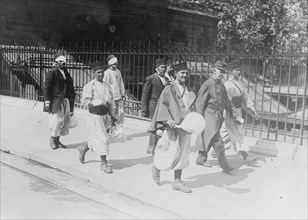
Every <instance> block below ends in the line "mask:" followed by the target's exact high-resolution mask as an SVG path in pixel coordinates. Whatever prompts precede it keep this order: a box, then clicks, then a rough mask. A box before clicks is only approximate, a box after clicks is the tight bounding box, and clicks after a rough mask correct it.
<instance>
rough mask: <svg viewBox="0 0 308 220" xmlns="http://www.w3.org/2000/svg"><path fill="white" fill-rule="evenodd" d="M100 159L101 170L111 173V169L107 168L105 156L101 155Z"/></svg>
mask: <svg viewBox="0 0 308 220" xmlns="http://www.w3.org/2000/svg"><path fill="white" fill-rule="evenodd" d="M100 157H101V170H102V171H104V172H105V173H108V174H110V173H113V171H112V169H111V167H110V166H108V163H107V156H106V155H101V156H100Z"/></svg>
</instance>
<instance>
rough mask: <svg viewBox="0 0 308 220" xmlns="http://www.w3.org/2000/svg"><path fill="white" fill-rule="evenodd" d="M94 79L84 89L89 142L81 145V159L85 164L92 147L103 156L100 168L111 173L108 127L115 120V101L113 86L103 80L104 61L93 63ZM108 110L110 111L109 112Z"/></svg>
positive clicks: (83, 99) (83, 98)
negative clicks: (87, 112) (86, 155)
mask: <svg viewBox="0 0 308 220" xmlns="http://www.w3.org/2000/svg"><path fill="white" fill-rule="evenodd" d="M91 69H92V73H93V74H94V79H93V80H91V81H90V82H88V83H87V84H86V85H85V86H84V87H83V91H82V99H81V102H82V105H83V107H86V108H88V110H89V115H88V125H87V128H88V135H89V137H88V144H87V145H86V146H79V147H78V150H79V153H80V154H79V160H80V162H81V163H82V164H83V163H84V160H85V154H86V152H87V151H88V150H89V149H91V150H92V151H94V152H95V153H97V154H98V155H99V156H100V158H101V165H100V168H101V170H102V171H104V172H106V173H108V174H110V173H112V169H111V167H110V166H108V163H107V155H108V154H109V145H110V137H109V134H108V128H109V127H110V126H111V123H112V122H114V121H115V118H114V117H113V116H114V114H115V110H116V109H115V103H114V98H113V93H112V88H111V86H110V85H109V84H108V83H106V82H104V81H103V78H104V62H94V63H92V64H91ZM107 112H108V113H107Z"/></svg>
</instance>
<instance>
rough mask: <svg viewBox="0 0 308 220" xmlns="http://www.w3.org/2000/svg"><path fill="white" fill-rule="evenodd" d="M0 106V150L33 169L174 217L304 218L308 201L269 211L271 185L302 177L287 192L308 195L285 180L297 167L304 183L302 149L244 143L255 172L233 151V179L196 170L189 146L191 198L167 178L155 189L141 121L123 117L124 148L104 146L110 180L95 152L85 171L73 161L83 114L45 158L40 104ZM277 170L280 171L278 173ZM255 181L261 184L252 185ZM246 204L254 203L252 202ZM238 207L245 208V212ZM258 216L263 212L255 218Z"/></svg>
mask: <svg viewBox="0 0 308 220" xmlns="http://www.w3.org/2000/svg"><path fill="white" fill-rule="evenodd" d="M0 104H1V109H0V110H1V136H0V139H1V150H3V151H7V152H10V153H12V154H15V155H18V156H21V157H24V158H27V159H32V160H35V161H38V162H40V163H43V164H46V165H48V166H50V167H52V168H55V169H58V170H62V171H64V172H67V173H69V174H71V175H72V176H75V177H78V178H81V179H84V180H87V181H89V182H94V183H96V184H101V185H102V186H104V187H105V188H107V189H110V190H113V191H115V192H118V193H123V194H125V195H128V196H130V197H133V198H136V199H139V200H142V201H143V202H145V203H149V204H151V205H153V206H156V207H159V208H161V209H164V210H167V211H169V212H172V213H174V214H176V215H178V216H179V217H182V218H188V219H198V218H251V217H252V216H253V218H266V217H268V216H269V215H270V216H273V217H274V218H275V217H276V218H280V217H283V218H287V217H288V214H286V213H283V212H281V210H284V209H283V208H282V207H285V208H286V210H287V209H290V206H291V209H294V212H291V213H290V214H289V217H291V218H293V217H294V213H298V215H300V216H301V214H303V210H306V205H307V198H306V199H305V198H303V202H302V204H303V207H305V208H303V207H302V205H300V206H298V207H292V204H295V203H299V201H298V197H296V201H293V200H287V201H284V203H283V204H280V205H281V206H277V207H275V208H273V207H272V208H269V207H271V206H272V202H281V201H280V200H279V198H276V197H275V195H276V194H278V193H279V192H278V191H277V190H280V191H284V190H285V189H284V188H283V189H282V188H280V187H277V186H276V185H279V183H281V180H282V179H283V178H286V180H287V179H289V176H288V175H296V176H294V177H293V178H294V181H295V180H296V178H304V177H306V178H305V179H301V180H300V183H301V184H303V185H301V184H300V186H298V185H296V187H297V188H298V189H296V190H295V191H294V192H293V189H292V194H295V195H297V190H301V194H303V193H304V191H306V193H305V194H304V195H307V176H305V175H299V173H297V172H295V173H294V172H293V171H290V172H289V173H288V174H286V173H285V171H286V170H290V169H297V170H298V167H297V166H300V167H301V169H302V170H306V175H307V145H302V146H299V145H294V144H293V145H292V144H285V143H278V142H270V141H265V140H259V139H257V138H249V137H245V141H246V142H245V143H246V144H247V145H248V146H249V149H250V151H251V152H252V153H254V154H255V155H256V156H257V157H258V159H259V160H258V162H257V163H256V164H255V166H250V167H248V166H245V164H244V162H243V160H242V159H241V158H240V157H239V156H237V155H235V154H234V152H233V150H232V149H230V150H228V151H227V152H226V154H227V159H228V161H229V162H230V164H231V166H233V167H235V168H236V170H235V171H233V172H232V175H227V174H224V173H223V172H221V169H220V168H219V167H218V165H217V159H212V158H209V162H210V163H212V164H213V165H214V166H213V167H212V168H205V167H200V166H196V165H195V164H194V161H195V158H196V149H195V148H194V146H192V148H191V154H190V163H191V165H190V167H189V168H187V169H185V170H184V171H183V178H182V179H183V181H184V182H185V184H187V185H188V186H189V187H191V188H192V190H193V193H190V194H184V193H181V192H178V191H173V190H172V188H171V183H172V181H173V172H171V171H169V172H162V173H161V182H162V185H161V186H157V185H156V184H155V183H154V182H153V180H152V178H151V169H150V167H151V164H152V157H151V156H150V155H148V154H146V153H145V151H146V147H147V143H148V134H147V133H146V129H147V128H148V126H149V121H147V120H138V119H135V118H130V117H126V119H125V124H124V129H125V131H126V133H127V135H128V140H127V141H126V142H124V143H113V144H112V145H111V146H110V155H109V156H108V157H107V159H108V163H109V164H110V165H111V167H112V169H113V171H114V173H113V174H109V175H108V174H105V173H103V172H102V171H100V169H99V165H100V159H99V156H98V155H96V154H95V153H94V152H91V151H89V152H88V153H87V154H86V159H85V161H86V163H85V164H80V162H79V160H78V155H79V153H78V150H77V147H78V146H79V145H84V144H86V140H87V129H86V115H87V111H86V110H83V109H76V110H75V113H76V114H77V116H78V118H79V124H78V126H77V127H76V128H74V129H71V130H70V134H69V135H68V136H65V137H61V142H63V143H64V144H66V145H67V146H68V148H67V149H57V150H51V148H50V147H49V143H48V141H49V134H48V126H47V121H48V120H47V117H48V115H47V114H46V113H44V112H43V111H42V109H43V104H42V102H37V101H31V100H24V99H18V98H14V97H7V96H0ZM192 139H193V140H194V139H195V138H194V137H193V138H192ZM192 145H193V141H192ZM284 164H289V165H288V166H285V165H284ZM290 164H291V165H290ZM294 164H296V165H294ZM278 165H279V166H281V167H283V170H278V169H277V166H278ZM265 169H266V170H265ZM273 171H274V172H278V173H277V174H275V175H276V177H277V175H281V177H280V179H279V178H278V179H277V178H275V177H273V173H272V172H273ZM292 172H293V173H292ZM298 172H299V171H298ZM275 175H274V176H275ZM248 176H249V178H247V177H248ZM293 178H292V179H293ZM260 179H262V183H259V182H258V181H259V180H260ZM264 181H265V182H267V183H266V184H265V183H264ZM268 184H269V185H271V184H272V185H274V188H273V189H267V188H266V187H264V186H268ZM294 184H295V182H294ZM296 184H298V180H297V181H296ZM291 185H292V184H291ZM301 186H303V188H301ZM248 187H249V188H248ZM294 188H295V187H294ZM289 190H290V189H289ZM303 190H304V191H303ZM271 195H272V197H271ZM251 197H252V198H255V197H259V198H258V200H257V201H254V200H251ZM269 197H270V198H271V200H269V199H268V198H269ZM235 201H236V205H235V203H234V202H235ZM236 207H245V210H244V211H243V210H242V209H239V208H236ZM262 208H263V212H260V211H259V210H260V209H262ZM287 213H289V212H287ZM305 214H307V213H305Z"/></svg>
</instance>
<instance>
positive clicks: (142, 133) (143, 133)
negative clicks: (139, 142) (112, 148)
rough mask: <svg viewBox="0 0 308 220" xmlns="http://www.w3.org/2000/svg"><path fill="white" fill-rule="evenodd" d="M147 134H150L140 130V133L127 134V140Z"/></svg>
mask: <svg viewBox="0 0 308 220" xmlns="http://www.w3.org/2000/svg"><path fill="white" fill-rule="evenodd" d="M145 136H149V133H147V132H138V133H134V134H130V135H127V140H132V139H133V138H136V137H145Z"/></svg>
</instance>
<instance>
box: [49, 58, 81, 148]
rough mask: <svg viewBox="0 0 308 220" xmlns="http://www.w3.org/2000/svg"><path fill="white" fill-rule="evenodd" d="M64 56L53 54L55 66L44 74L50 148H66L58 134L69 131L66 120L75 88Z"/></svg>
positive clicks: (69, 112) (72, 102)
mask: <svg viewBox="0 0 308 220" xmlns="http://www.w3.org/2000/svg"><path fill="white" fill-rule="evenodd" d="M65 63H66V58H65V55H64V54H63V53H61V52H58V53H56V54H55V67H54V68H53V69H51V70H50V71H49V72H47V74H46V78H45V86H44V99H45V100H44V111H45V112H48V113H49V131H50V139H49V144H50V147H51V149H53V150H55V149H57V148H59V147H61V148H66V146H65V145H63V144H62V143H61V142H60V135H62V136H65V135H67V134H68V133H69V126H68V122H69V119H70V116H72V115H73V112H74V101H75V96H76V93H75V90H74V85H73V79H72V77H71V76H70V74H69V73H68V71H67V69H66V68H65Z"/></svg>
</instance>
